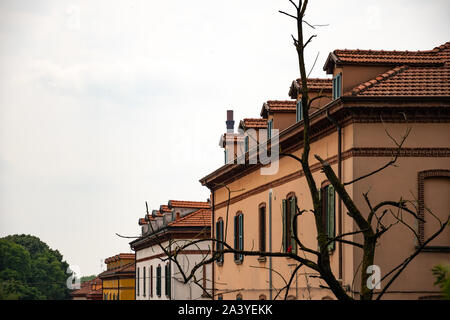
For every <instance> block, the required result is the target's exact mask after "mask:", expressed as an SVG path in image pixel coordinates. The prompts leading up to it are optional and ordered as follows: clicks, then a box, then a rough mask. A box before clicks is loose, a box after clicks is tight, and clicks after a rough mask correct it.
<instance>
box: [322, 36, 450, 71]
mask: <svg viewBox="0 0 450 320" xmlns="http://www.w3.org/2000/svg"><path fill="white" fill-rule="evenodd" d="M449 46H450V42H447V43H445V44H443V45H441V46H439V47H436V48H434V49H433V50H426V51H397V50H393V51H386V50H360V49H356V50H353V49H343V50H342V49H341V50H334V51H333V52H331V53H330V54H329V56H328V58H327V60H326V62H325V65H324V67H323V69H324V70H325V71H327V72H328V73H331V65H332V64H333V63H335V64H340V65H345V64H366V65H386V66H395V65H409V66H430V67H431V66H439V65H442V64H443V63H444V62H445V60H446V56H447V58H448V55H449V53H448V47H449ZM447 61H448V59H447Z"/></svg>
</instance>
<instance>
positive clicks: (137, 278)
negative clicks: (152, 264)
mask: <svg viewBox="0 0 450 320" xmlns="http://www.w3.org/2000/svg"><path fill="white" fill-rule="evenodd" d="M139 281H140V278H139V268H137V274H136V295H137V296H139Z"/></svg>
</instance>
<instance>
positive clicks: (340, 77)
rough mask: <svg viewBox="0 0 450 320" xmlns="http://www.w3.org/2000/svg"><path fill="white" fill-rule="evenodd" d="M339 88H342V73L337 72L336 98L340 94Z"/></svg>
mask: <svg viewBox="0 0 450 320" xmlns="http://www.w3.org/2000/svg"><path fill="white" fill-rule="evenodd" d="M341 90H342V74H341V73H339V74H338V80H337V98H339V97H340V96H341Z"/></svg>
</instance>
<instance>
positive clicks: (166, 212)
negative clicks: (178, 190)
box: [130, 200, 212, 300]
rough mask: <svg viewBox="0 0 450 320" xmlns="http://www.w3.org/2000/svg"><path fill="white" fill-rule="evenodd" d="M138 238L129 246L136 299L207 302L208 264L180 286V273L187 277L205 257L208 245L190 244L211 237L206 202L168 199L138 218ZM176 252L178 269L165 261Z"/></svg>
mask: <svg viewBox="0 0 450 320" xmlns="http://www.w3.org/2000/svg"><path fill="white" fill-rule="evenodd" d="M139 225H141V227H142V235H141V237H140V238H138V239H136V240H134V241H132V242H131V243H130V246H131V248H132V250H134V251H135V252H136V300H197V299H208V298H209V292H210V288H211V287H212V275H211V267H212V266H211V265H210V264H209V265H205V266H203V267H202V268H199V269H198V270H197V271H196V273H195V276H196V278H195V280H197V282H195V281H194V279H191V280H190V281H189V282H188V283H186V284H185V283H184V281H183V280H184V279H183V277H182V274H181V272H180V268H181V270H182V271H183V272H184V274H185V275H189V274H190V272H191V270H192V267H193V266H194V265H195V264H197V263H199V262H201V261H202V259H205V258H207V257H209V255H210V250H209V247H208V245H209V242H203V243H199V244H192V245H190V243H191V242H192V241H193V240H196V239H208V238H211V209H210V203H209V202H197V201H178V200H170V201H169V202H168V204H167V205H161V206H160V208H159V210H153V211H152V214H151V215H150V214H149V215H147V216H146V217H145V218H141V219H139ZM184 245H186V247H184V248H183V249H182V250H179V252H178V255H177V261H178V262H179V267H178V266H177V264H175V263H174V262H173V261H171V260H170V259H168V256H167V254H166V253H165V251H164V250H163V248H164V249H165V250H167V251H169V252H173V251H174V250H178V248H180V247H181V246H184Z"/></svg>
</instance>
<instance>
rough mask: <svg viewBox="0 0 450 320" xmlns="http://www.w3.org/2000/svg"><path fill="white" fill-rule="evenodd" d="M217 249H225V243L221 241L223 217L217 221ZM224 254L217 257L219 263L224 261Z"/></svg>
mask: <svg viewBox="0 0 450 320" xmlns="http://www.w3.org/2000/svg"><path fill="white" fill-rule="evenodd" d="M216 239H217V242H216V250H217V251H221V250H223V243H222V242H221V241H223V239H224V238H223V220H222V218H219V219H218V220H217V222H216ZM223 258H224V255H223V254H222V255H220V257H219V258H218V259H217V262H218V263H223V260H224V259H223Z"/></svg>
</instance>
